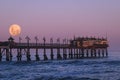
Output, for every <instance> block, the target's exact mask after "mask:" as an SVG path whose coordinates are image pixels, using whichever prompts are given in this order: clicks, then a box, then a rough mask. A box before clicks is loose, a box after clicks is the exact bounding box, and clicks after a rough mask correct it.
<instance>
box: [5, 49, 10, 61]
mask: <svg viewBox="0 0 120 80" xmlns="http://www.w3.org/2000/svg"><path fill="white" fill-rule="evenodd" d="M9 57H10V55H9V49H7V48H6V61H9V60H10V59H9Z"/></svg>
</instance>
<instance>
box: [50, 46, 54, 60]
mask: <svg viewBox="0 0 120 80" xmlns="http://www.w3.org/2000/svg"><path fill="white" fill-rule="evenodd" d="M50 56H51V60H54V54H53V48H51V54H50Z"/></svg>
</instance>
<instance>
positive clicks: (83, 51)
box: [81, 48, 84, 58]
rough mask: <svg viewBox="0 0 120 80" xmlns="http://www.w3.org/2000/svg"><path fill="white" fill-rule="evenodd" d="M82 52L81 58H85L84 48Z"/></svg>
mask: <svg viewBox="0 0 120 80" xmlns="http://www.w3.org/2000/svg"><path fill="white" fill-rule="evenodd" d="M81 52H82V54H81V57H82V58H84V49H83V48H82V49H81Z"/></svg>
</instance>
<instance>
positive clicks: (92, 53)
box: [91, 49, 93, 57]
mask: <svg viewBox="0 0 120 80" xmlns="http://www.w3.org/2000/svg"><path fill="white" fill-rule="evenodd" d="M91 57H93V49H91Z"/></svg>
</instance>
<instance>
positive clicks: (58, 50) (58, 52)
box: [57, 48, 62, 60]
mask: <svg viewBox="0 0 120 80" xmlns="http://www.w3.org/2000/svg"><path fill="white" fill-rule="evenodd" d="M57 59H58V60H60V59H62V57H61V55H60V48H57Z"/></svg>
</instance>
